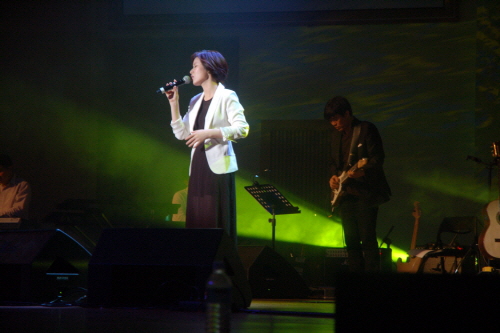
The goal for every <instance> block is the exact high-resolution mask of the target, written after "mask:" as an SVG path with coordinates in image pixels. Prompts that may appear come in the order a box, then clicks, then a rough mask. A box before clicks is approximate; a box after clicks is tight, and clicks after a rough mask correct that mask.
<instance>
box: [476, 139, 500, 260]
mask: <svg viewBox="0 0 500 333" xmlns="http://www.w3.org/2000/svg"><path fill="white" fill-rule="evenodd" d="M492 148H493V157H494V158H495V160H496V163H497V167H498V191H499V196H498V197H499V199H497V200H494V201H492V202H490V203H489V204H488V205H486V207H485V208H484V211H483V213H484V215H485V217H487V218H485V228H484V229H483V232H482V233H481V235H480V236H479V249H480V251H481V252H482V253H483V255H484V256H485V257H486V258H488V259H495V258H497V259H500V141H498V142H493V145H492Z"/></svg>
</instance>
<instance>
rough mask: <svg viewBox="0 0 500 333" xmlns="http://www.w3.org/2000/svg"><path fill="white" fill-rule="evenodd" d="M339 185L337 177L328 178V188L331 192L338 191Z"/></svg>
mask: <svg viewBox="0 0 500 333" xmlns="http://www.w3.org/2000/svg"><path fill="white" fill-rule="evenodd" d="M339 183H340V179H339V177H338V176H337V175H333V176H332V178H330V188H331V189H332V190H338V189H339Z"/></svg>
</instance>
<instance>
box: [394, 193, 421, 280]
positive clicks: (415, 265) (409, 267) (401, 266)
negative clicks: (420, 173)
mask: <svg viewBox="0 0 500 333" xmlns="http://www.w3.org/2000/svg"><path fill="white" fill-rule="evenodd" d="M412 215H413V217H414V218H415V223H414V224H413V235H412V237H411V244H410V251H411V250H415V247H416V246H417V234H418V227H419V223H420V216H421V215H422V213H421V210H420V203H419V202H418V201H415V203H414V204H413V212H412ZM421 262H422V258H420V257H417V256H415V255H410V256H409V257H408V258H407V260H406V262H403V261H402V260H401V258H398V260H397V262H396V265H397V270H398V272H399V273H417V271H418V269H419V267H420V264H421Z"/></svg>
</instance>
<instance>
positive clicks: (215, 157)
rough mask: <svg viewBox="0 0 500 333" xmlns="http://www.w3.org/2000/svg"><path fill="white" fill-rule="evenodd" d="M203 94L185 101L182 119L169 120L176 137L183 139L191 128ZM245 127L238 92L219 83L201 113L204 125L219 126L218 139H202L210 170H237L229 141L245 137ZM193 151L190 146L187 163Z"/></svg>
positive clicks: (208, 127) (207, 126) (226, 171)
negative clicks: (208, 104) (219, 133)
mask: <svg viewBox="0 0 500 333" xmlns="http://www.w3.org/2000/svg"><path fill="white" fill-rule="evenodd" d="M203 96H204V93H200V94H198V95H196V96H194V97H193V98H192V99H191V102H190V103H189V109H188V112H187V113H186V115H185V116H184V117H183V118H182V120H181V119H178V120H176V121H173V122H171V123H170V125H171V126H172V130H173V132H174V134H175V137H176V138H177V139H179V140H185V139H186V137H187V136H188V135H189V134H191V132H192V131H193V127H194V123H195V121H196V116H197V115H198V112H199V110H200V106H201V101H202V100H203ZM249 128H250V126H249V125H248V123H247V121H246V119H245V115H244V109H243V106H242V105H241V104H240V101H239V99H238V96H237V95H236V93H235V92H234V91H232V90H229V89H226V88H224V86H223V85H222V84H221V83H219V85H218V86H217V89H216V90H215V94H214V97H213V99H212V102H211V103H210V107H209V108H208V111H207V116H206V117H205V129H220V130H221V132H222V139H206V140H205V154H206V156H207V161H208V165H209V166H210V169H211V170H212V171H213V172H214V173H217V174H223V173H229V172H234V171H236V170H238V164H237V162H236V155H235V154H234V150H233V146H232V143H231V142H232V141H234V142H236V141H235V140H236V139H240V138H246V137H247V135H248V131H249ZM194 151H195V148H194V147H193V148H192V149H191V163H192V161H193V154H194ZM189 174H191V165H189Z"/></svg>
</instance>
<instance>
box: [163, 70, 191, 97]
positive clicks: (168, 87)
mask: <svg viewBox="0 0 500 333" xmlns="http://www.w3.org/2000/svg"><path fill="white" fill-rule="evenodd" d="M184 83H191V77H189V76H187V75H186V76H184V77H183V78H182V80H179V81H175V82H172V83H169V84H167V85H165V87H161V88H160V89H158V90H157V91H156V93H157V94H164V93H166V92H167V91H168V90H170V89H172V88H173V87H175V86H180V85H181V84H184Z"/></svg>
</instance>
